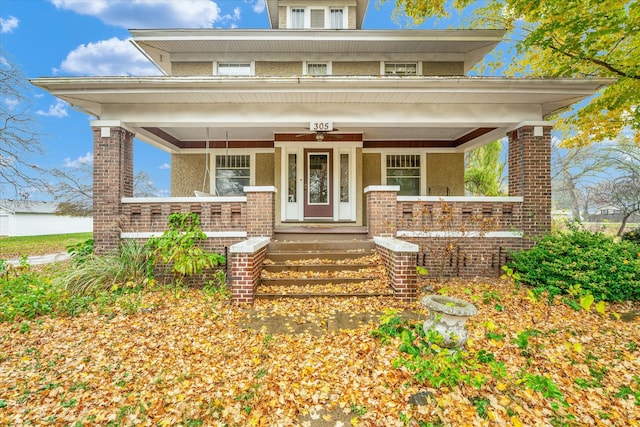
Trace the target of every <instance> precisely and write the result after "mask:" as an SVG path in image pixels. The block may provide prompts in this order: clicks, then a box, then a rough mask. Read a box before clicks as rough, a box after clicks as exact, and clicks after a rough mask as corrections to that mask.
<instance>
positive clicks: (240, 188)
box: [216, 155, 251, 196]
mask: <svg viewBox="0 0 640 427" xmlns="http://www.w3.org/2000/svg"><path fill="white" fill-rule="evenodd" d="M249 185H251V156H249V155H230V156H216V192H217V194H218V195H219V196H229V195H240V194H245V193H244V187H246V186H249Z"/></svg>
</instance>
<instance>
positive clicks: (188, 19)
mask: <svg viewBox="0 0 640 427" xmlns="http://www.w3.org/2000/svg"><path fill="white" fill-rule="evenodd" d="M50 1H51V3H53V4H54V5H55V6H56V7H57V8H59V9H66V10H71V11H73V12H76V13H79V14H81V15H90V16H95V17H96V18H98V19H100V20H102V21H103V22H104V23H106V24H109V25H114V26H117V27H122V28H126V29H132V28H136V29H142V28H211V27H212V26H213V24H214V22H216V21H218V20H219V19H220V7H218V5H217V4H216V2H215V1H211V0H180V1H176V0H92V1H87V0H50Z"/></svg>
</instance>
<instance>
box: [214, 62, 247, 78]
mask: <svg viewBox="0 0 640 427" xmlns="http://www.w3.org/2000/svg"><path fill="white" fill-rule="evenodd" d="M218 75H219V76H250V75H251V64H250V63H248V62H246V63H245V62H225V63H218Z"/></svg>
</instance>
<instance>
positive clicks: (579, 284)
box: [507, 225, 640, 302]
mask: <svg viewBox="0 0 640 427" xmlns="http://www.w3.org/2000/svg"><path fill="white" fill-rule="evenodd" d="M512 257H513V260H512V261H511V262H509V263H508V264H507V265H508V267H509V268H511V269H513V271H514V272H517V274H518V275H519V282H522V283H524V284H526V285H529V286H532V287H534V288H538V289H541V290H546V291H548V292H549V294H550V295H552V296H553V295H559V294H568V293H570V289H575V288H579V289H582V291H583V292H585V293H590V294H591V295H593V297H594V299H595V300H596V301H611V302H613V301H629V300H640V245H637V244H636V243H634V242H632V241H629V240H620V241H617V240H616V239H615V238H614V237H611V236H607V235H605V234H603V233H600V232H595V233H594V232H591V231H588V230H584V229H581V228H579V227H578V226H575V225H574V226H571V227H570V228H569V231H568V232H566V233H561V234H548V235H545V236H544V237H542V238H541V239H540V240H539V241H538V242H537V243H536V245H535V246H534V247H533V248H531V249H529V250H525V251H520V252H515V253H512Z"/></svg>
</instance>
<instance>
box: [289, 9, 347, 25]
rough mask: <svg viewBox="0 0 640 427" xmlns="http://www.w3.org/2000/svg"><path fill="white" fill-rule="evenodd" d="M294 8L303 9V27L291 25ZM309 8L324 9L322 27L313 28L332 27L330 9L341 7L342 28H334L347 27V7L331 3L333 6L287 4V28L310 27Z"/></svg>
mask: <svg viewBox="0 0 640 427" xmlns="http://www.w3.org/2000/svg"><path fill="white" fill-rule="evenodd" d="M294 9H304V27H303V28H299V27H295V28H294V27H292V26H291V24H292V22H293V20H292V16H293V14H292V10H294ZM311 9H321V10H323V11H324V28H314V29H318V30H319V29H325V30H331V29H334V28H332V27H331V10H336V9H342V28H336V29H346V28H349V18H348V15H349V7H348V6H346V5H333V6H287V28H288V29H307V30H309V29H312V28H311Z"/></svg>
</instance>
